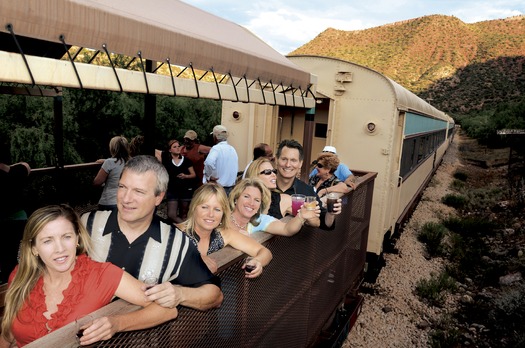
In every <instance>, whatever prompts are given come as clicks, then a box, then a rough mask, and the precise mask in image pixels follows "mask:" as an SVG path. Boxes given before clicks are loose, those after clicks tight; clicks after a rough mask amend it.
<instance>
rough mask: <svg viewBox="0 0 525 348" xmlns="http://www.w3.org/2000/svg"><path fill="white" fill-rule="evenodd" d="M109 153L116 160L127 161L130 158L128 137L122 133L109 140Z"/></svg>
mask: <svg viewBox="0 0 525 348" xmlns="http://www.w3.org/2000/svg"><path fill="white" fill-rule="evenodd" d="M109 153H110V154H111V157H113V158H116V162H118V161H122V162H124V163H126V162H127V161H128V160H129V158H130V155H129V144H128V139H126V138H125V137H123V136H121V135H117V136H116V137H113V138H111V140H110V141H109Z"/></svg>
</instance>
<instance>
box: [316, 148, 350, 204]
mask: <svg viewBox="0 0 525 348" xmlns="http://www.w3.org/2000/svg"><path fill="white" fill-rule="evenodd" d="M314 163H315V166H316V167H317V174H316V175H314V176H312V177H311V178H310V181H309V184H310V186H312V187H313V188H314V190H315V192H316V193H317V195H318V196H319V197H323V196H325V195H326V194H328V193H329V192H338V193H347V192H349V191H350V190H349V188H348V187H347V186H346V184H345V183H344V182H342V181H340V180H339V179H338V178H337V177H336V176H335V174H334V173H335V170H336V169H337V166H338V165H339V158H338V157H337V156H336V155H334V154H332V153H326V152H323V153H321V154H320V155H319V157H317V160H315V161H314Z"/></svg>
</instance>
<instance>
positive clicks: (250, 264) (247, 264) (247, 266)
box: [244, 256, 257, 273]
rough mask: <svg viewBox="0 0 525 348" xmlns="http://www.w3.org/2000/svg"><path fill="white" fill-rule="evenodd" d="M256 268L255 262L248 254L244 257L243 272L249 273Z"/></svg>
mask: <svg viewBox="0 0 525 348" xmlns="http://www.w3.org/2000/svg"><path fill="white" fill-rule="evenodd" d="M256 268H257V264H256V263H255V261H254V258H253V257H251V256H248V257H247V258H246V259H244V271H245V272H247V273H251V272H252V271H253V270H254V269H256Z"/></svg>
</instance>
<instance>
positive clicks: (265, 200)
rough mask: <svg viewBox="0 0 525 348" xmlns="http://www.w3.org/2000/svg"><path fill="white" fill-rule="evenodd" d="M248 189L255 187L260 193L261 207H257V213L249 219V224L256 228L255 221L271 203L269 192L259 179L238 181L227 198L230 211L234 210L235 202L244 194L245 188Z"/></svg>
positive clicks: (256, 223)
mask: <svg viewBox="0 0 525 348" xmlns="http://www.w3.org/2000/svg"><path fill="white" fill-rule="evenodd" d="M248 187H255V188H256V189H258V190H259V191H260V192H261V197H262V199H261V205H260V206H259V210H258V211H257V213H255V215H253V216H252V217H251V218H250V223H251V224H252V225H254V226H257V225H258V224H259V223H258V222H256V221H257V219H258V218H259V216H261V214H263V212H265V211H266V209H267V208H268V206H269V205H270V201H271V194H270V190H269V189H268V188H267V187H266V186H265V185H264V183H263V182H262V180H261V179H258V178H245V179H242V180H241V181H239V182H238V183H237V185H235V187H234V188H233V190H232V192H230V197H229V200H230V208H231V210H232V211H233V210H235V205H236V204H237V200H238V199H239V197H240V196H241V194H242V193H243V192H244V190H246V188H248Z"/></svg>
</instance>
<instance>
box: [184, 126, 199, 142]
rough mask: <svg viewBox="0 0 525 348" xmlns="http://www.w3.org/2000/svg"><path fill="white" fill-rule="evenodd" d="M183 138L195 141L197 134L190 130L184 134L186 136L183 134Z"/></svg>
mask: <svg viewBox="0 0 525 348" xmlns="http://www.w3.org/2000/svg"><path fill="white" fill-rule="evenodd" d="M184 138H188V139H190V140H195V139H197V133H196V132H195V131H194V130H191V129H190V130H189V131H187V132H186V134H184Z"/></svg>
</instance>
